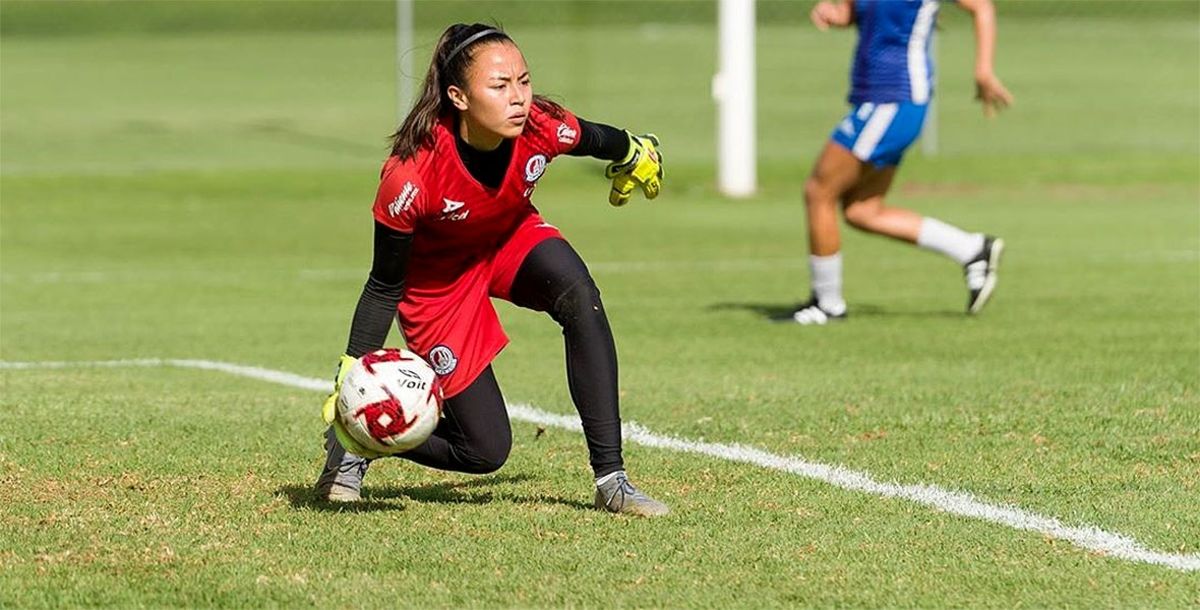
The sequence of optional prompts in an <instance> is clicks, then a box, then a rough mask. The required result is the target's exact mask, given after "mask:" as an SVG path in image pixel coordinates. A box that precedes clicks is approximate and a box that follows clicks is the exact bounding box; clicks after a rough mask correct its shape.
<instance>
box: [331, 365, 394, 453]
mask: <svg viewBox="0 0 1200 610" xmlns="http://www.w3.org/2000/svg"><path fill="white" fill-rule="evenodd" d="M356 362H358V358H353V357H350V356H347V355H345V354H342V357H341V358H340V359H338V370H337V374H336V375H334V377H333V393H332V394H330V395H329V396H327V397H325V403H324V404H322V405H321V419H323V420H325V423H327V424H329V425H330V426H333V433H334V435H335V436H337V439H338V442H339V443H341V444H342V447H344V448H345V449H346V451H349V452H350V453H353V454H354V455H357V456H359V457H365V458H368V459H375V458H381V457H384V456H383V454H381V453H377V452H375V451H372V450H370V449H367V448H366V447H363V446H362V445H360V444H359V443H358V441H356V440H354V437H352V436H350V433H349V432H346V427H345V426H343V425H342V420H341V418H339V417H338V416H337V401H338V394H340V393H341V391H342V381H344V380H345V379H346V374H347V373H349V372H350V369H351V368H353V367H354V364H355V363H356Z"/></svg>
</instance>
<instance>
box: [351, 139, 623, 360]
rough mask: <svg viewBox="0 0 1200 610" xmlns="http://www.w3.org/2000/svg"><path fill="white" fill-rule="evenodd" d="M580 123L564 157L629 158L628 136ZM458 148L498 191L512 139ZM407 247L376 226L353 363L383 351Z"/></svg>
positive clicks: (407, 240)
mask: <svg viewBox="0 0 1200 610" xmlns="http://www.w3.org/2000/svg"><path fill="white" fill-rule="evenodd" d="M578 120H579V142H578V143H577V144H576V145H575V147H574V148H573V149H571V150H570V151H568V152H567V153H566V154H568V155H571V156H574V157H585V156H586V157H595V158H597V159H603V160H607V161H616V160H619V159H622V158H624V157H625V155H627V154H628V153H629V137H628V136H627V135H626V134H625V132H624V131H621V130H620V129H617V128H615V127H611V126H609V125H605V124H603V123H592V122H590V121H585V120H583V119H578ZM456 144H457V149H458V154H459V156H460V157H461V158H462V161H463V165H464V166H465V167H466V168H467V171H468V172H470V173H471V176H473V177H474V178H475V179H476V180H478V181H479V183H480V184H483V185H485V186H488V187H491V188H496V187H499V186H500V182H501V181H502V180H503V179H504V173H505V172H506V171H507V170H508V164H509V161H510V160H511V159H512V141H511V140H505V141H504V142H502V143H501V145H500V146H499V147H498V148H496V149H495V150H491V151H481V150H478V149H475V148H472V147H471V146H470V145H469V144H467V143H466V142H464V141H463V140H462V139H461V138H456ZM411 247H412V234H411V233H401V232H399V231H397V230H395V229H392V228H391V227H388V226H387V225H384V224H382V223H380V222H376V223H375V250H374V259H373V261H372V263H371V274H370V276H369V277H368V278H367V282H366V284H365V285H363V291H362V295H361V296H359V299H358V306H357V307H355V309H354V319H353V321H352V322H351V324H350V339H349V341H348V343H347V346H346V355H348V356H352V357H354V358H357V357H359V356H362V355H363V354H366V353H368V352H372V351H375V350H377V349H379V348H381V347H383V344H384V342H385V341H387V336H388V332H389V330H390V329H391V326H392V320H393V319H394V318H395V316H396V306H397V305H398V304H399V303H400V299H401V297H403V295H404V276H405V271H406V270H407V268H408V254H409V250H410V248H411Z"/></svg>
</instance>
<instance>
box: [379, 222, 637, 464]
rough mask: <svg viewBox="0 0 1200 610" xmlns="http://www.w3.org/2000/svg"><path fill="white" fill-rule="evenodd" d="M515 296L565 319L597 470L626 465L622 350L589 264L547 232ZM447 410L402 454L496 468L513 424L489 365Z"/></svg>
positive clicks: (576, 391)
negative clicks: (619, 368) (619, 385)
mask: <svg viewBox="0 0 1200 610" xmlns="http://www.w3.org/2000/svg"><path fill="white" fill-rule="evenodd" d="M510 298H511V300H512V302H513V303H514V304H515V305H518V306H520V307H524V308H526V309H532V310H535V311H544V312H546V313H548V314H550V317H551V318H553V319H554V321H556V322H558V324H559V325H560V326H562V329H563V339H564V340H565V342H566V352H567V385H568V387H569V388H570V391H571V399H572V400H573V401H574V402H575V408H576V409H577V410H578V411H579V417H580V420H581V421H582V423H583V433H584V436H585V438H586V439H587V446H588V453H589V455H590V458H591V464H592V470H593V472H594V473H595V475H596V476H597V477H601V476H604V475H606V474H609V473H612V472H615V471H617V470H621V469H622V468H623V467H624V464H623V462H622V459H621V417H620V412H619V408H618V401H617V350H616V347H615V345H614V344H613V338H612V330H611V329H610V328H609V326H608V317H607V316H606V315H605V313H604V305H603V304H602V303H601V302H600V291H599V290H598V289H597V288H596V284H595V282H593V281H592V277H591V274H589V273H588V270H587V266H586V265H584V263H583V260H582V259H580V258H579V254H577V253H576V252H575V249H574V248H572V247H571V245H570V244H568V243H567V242H566V241H564V240H562V239H548V240H545V241H543V242H542V243H540V244H538V245H537V246H536V247H535V248H534V249H533V250H532V251H531V252H530V253H529V254H528V255H527V256H526V257H525V260H524V261H523V262H522V263H521V268H520V269H518V270H517V275H516V278H515V279H514V280H513V286H512V290H511V295H510ZM444 414H445V418H444V419H443V420H442V421H441V422H440V423H439V424H438V427H437V429H436V430H435V431H434V433H433V436H431V437H430V438H429V440H428V441H426V442H425V443H424V444H422V445H421V446H419V447H417V448H416V449H413V450H411V451H408V452H406V453H402V454H400V457H403V458H405V459H409V460H412V461H414V462H416V463H418V464H422V465H425V466H430V467H432V468H439V469H442V470H453V471H457V472H468V473H473V474H485V473H489V472H494V471H496V470H497V469H499V468H500V466H502V465H503V464H504V461H505V460H506V459H508V453H509V451H510V450H511V449H512V428H511V427H510V426H509V422H508V412H507V410H506V409H505V407H504V397H503V396H502V395H501V393H500V386H499V385H497V383H496V376H495V375H494V374H493V373H492V367H490V366H489V367H487V368H486V369H484V371H483V372H482V373H480V375H479V377H477V378H476V379H475V381H473V382H472V383H471V385H469V386H467V389H465V390H463V391H462V392H460V393H459V394H456V395H455V396H454V397H453V398H450V399H448V400H446V404H445V409H444Z"/></svg>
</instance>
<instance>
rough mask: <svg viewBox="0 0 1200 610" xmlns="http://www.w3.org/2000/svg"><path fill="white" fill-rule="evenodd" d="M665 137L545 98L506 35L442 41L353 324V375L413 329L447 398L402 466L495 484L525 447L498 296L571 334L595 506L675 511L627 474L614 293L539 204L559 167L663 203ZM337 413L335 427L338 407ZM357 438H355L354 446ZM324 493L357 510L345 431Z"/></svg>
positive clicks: (475, 31) (379, 198)
mask: <svg viewBox="0 0 1200 610" xmlns="http://www.w3.org/2000/svg"><path fill="white" fill-rule="evenodd" d="M656 144H657V140H656V139H655V138H653V137H652V136H645V137H639V136H634V135H631V134H629V133H628V132H625V131H621V130H618V129H615V128H613V127H609V126H607V125H602V124H599V123H591V122H588V121H585V120H583V119H580V118H577V117H575V116H574V115H573V114H571V113H570V112H568V111H567V110H566V109H564V108H562V107H561V106H559V105H558V104H556V103H554V102H552V101H550V100H548V99H545V98H543V97H541V96H537V95H534V94H533V89H532V87H531V85H530V77H529V69H528V68H527V67H526V65H525V58H524V57H523V56H522V54H521V51H520V49H518V48H517V45H516V44H515V43H514V42H513V41H512V39H511V38H509V37H508V35H507V34H505V33H504V32H503V31H502V30H500V29H499V28H495V27H491V26H487V25H482V24H473V25H466V24H455V25H452V26H450V27H449V28H447V29H446V31H445V32H444V33H443V34H442V36H441V39H439V40H438V43H437V47H436V49H435V50H434V53H433V58H432V61H431V62H430V65H429V71H428V73H427V74H426V76H425V85H424V89H423V91H422V92H421V96H420V99H418V100H417V102H416V104H415V106H414V107H413V109H412V111H411V112H410V113H409V114H408V117H407V118H406V119H405V120H404V122H403V124H402V125H400V128H399V129H398V130H396V132H395V134H393V136H392V154H391V156H390V157H389V158H388V159H387V161H386V162H385V163H384V165H383V171H382V178H381V184H380V186H379V191H378V194H377V195H376V197H375V205H374V210H373V213H374V217H375V247H374V260H373V262H372V265H371V272H370V275H369V277H368V279H367V282H366V285H365V286H364V287H363V291H362V296H361V297H360V298H359V301H358V306H357V308H356V309H355V312H354V318H353V321H352V323H351V326H350V340H349V346H348V347H347V348H346V354H345V355H344V356H343V357H342V359H341V366H340V369H339V374H338V381H339V384H340V380H341V378H342V377H343V376H344V374H345V372H346V371H347V370H348V368H349V366H350V365H351V364H353V362H354V359H355V358H356V357H359V356H361V355H363V354H365V353H368V352H371V351H374V350H376V349H379V348H380V347H382V346H383V343H384V341H385V339H386V337H387V334H388V330H389V327H390V325H391V321H392V319H393V318H398V319H399V323H400V328H401V330H402V331H403V333H404V337H405V341H406V343H407V347H408V349H410V350H412V351H414V352H416V353H418V354H420V355H421V356H423V357H424V358H425V359H426V360H427V361H428V362H429V363H430V365H431V366H432V367H433V369H434V371H435V372H436V373H437V374H438V376H439V379H440V380H441V383H442V386H443V388H444V390H445V396H446V402H445V406H444V411H443V413H444V418H443V419H442V420H441V422H440V423H439V425H438V427H437V429H436V430H435V431H434V433H433V436H431V437H430V438H429V440H428V441H427V442H425V443H424V444H422V445H420V446H419V447H417V448H415V449H412V450H410V451H408V452H405V453H402V454H400V455H399V457H402V458H405V459H408V460H411V461H413V462H416V463H418V464H423V465H425V466H429V467H432V468H438V469H442V470H451V471H456V472H466V473H475V474H483V473H489V472H493V471H495V470H497V469H498V468H500V467H501V466H502V465H503V464H504V462H505V460H506V459H507V458H508V454H509V450H510V449H511V447H512V431H511V428H510V426H509V420H508V413H507V412H506V410H505V406H504V398H503V397H502V396H501V394H500V387H499V386H498V385H497V384H496V377H495V375H494V374H493V372H492V367H491V362H492V359H493V358H495V357H496V354H498V353H499V352H500V350H501V349H503V348H504V346H505V345H506V344H507V343H508V338H507V337H506V336H505V334H504V330H503V329H502V328H501V326H500V321H499V319H498V318H497V316H496V311H495V309H494V308H493V307H492V303H491V301H490V299H491V298H493V297H494V298H500V299H505V300H507V301H510V302H512V303H514V304H516V305H518V306H520V307H525V308H528V309H532V310H535V311H543V312H546V313H548V314H549V315H550V317H551V318H553V319H554V321H556V322H558V324H559V325H561V326H562V332H563V337H564V339H565V341H566V368H567V381H568V385H569V387H570V391H571V398H572V400H573V401H574V403H575V407H576V409H577V410H578V411H579V416H580V419H581V420H582V423H583V431H584V435H585V437H586V440H587V446H588V451H589V455H590V461H591V466H592V470H593V473H594V474H595V484H596V494H595V503H596V507H597V508H600V509H604V510H608V511H611V512H619V513H628V514H634V515H641V516H655V515H662V514H666V513H667V512H668V508H667V506H666V505H664V504H663V503H661V502H659V501H657V500H654V499H653V498H651V497H649V496H647V495H646V494H644V493H642V492H641V491H639V490H638V489H637V488H635V487H634V486H633V485H632V484H630V482H629V479H628V478H627V477H626V475H625V471H624V464H623V461H622V457H621V420H620V414H619V410H618V404H617V396H618V393H617V358H616V350H615V347H614V344H613V338H612V331H611V330H610V329H609V325H608V319H607V317H606V316H605V313H604V306H603V305H602V304H601V302H600V292H599V291H598V290H597V289H596V284H595V283H594V282H593V281H592V277H591V275H590V274H589V272H588V269H587V267H586V266H585V265H584V263H583V261H582V260H581V259H580V258H579V255H578V254H577V253H576V252H575V250H574V249H573V248H572V247H571V245H570V244H569V243H567V241H566V240H565V239H564V238H563V236H562V234H561V233H560V232H559V230H558V229H557V228H555V227H554V225H551V224H550V223H548V222H546V221H545V220H544V219H543V218H542V216H541V215H540V214H539V213H538V210H537V209H536V208H534V206H533V204H532V203H531V202H530V196H531V195H532V194H533V191H534V189H535V188H536V187H537V183H538V179H540V178H541V177H542V174H543V172H545V170H546V165H547V164H548V163H549V162H550V160H551V159H553V158H554V157H556V156H558V155H562V154H567V155H572V156H591V157H596V158H599V159H605V160H609V161H611V163H610V164H609V165H608V167H607V171H606V174H607V176H608V177H609V178H611V179H612V181H613V182H612V190H611V192H610V193H609V201H610V202H611V203H612V204H613V205H623V204H624V203H626V202H627V201H628V200H629V198H630V196H631V195H632V192H633V190H634V188H635V187H640V188H641V189H642V190H643V192H644V194H645V196H646V197H647V198H653V197H656V196H657V195H658V191H659V185H660V181H661V177H662V167H661V164H660V158H659V155H658V152H657V151H656V149H655V146H656ZM336 393H337V389H335V391H334V396H331V397H330V399H329V400H328V401H327V403H326V406H325V410H324V411H325V412H324V414H323V415H324V417H325V420H326V422H332V420H333V398H334V397H335V396H336ZM342 436H343V437H346V436H347V435H342ZM325 446H326V451H327V454H328V455H327V458H326V462H325V467H324V470H323V472H322V473H321V476H320V478H319V479H318V481H317V485H316V489H317V493H318V495H319V496H320V497H321V498H324V499H327V500H332V501H355V500H358V499H359V497H360V489H361V487H362V480H363V475H364V474H365V473H366V471H367V466H368V465H369V463H370V461H369V460H368V459H365V458H363V457H360V456H359V455H356V454H355V453H354V450H356V449H357V450H358V451H359V453H366V452H365V451H363V450H362V449H361V448H355V447H348V449H350V451H347V448H344V447H343V446H342V445H341V444H340V443H339V441H338V440H337V435H336V434H335V433H334V430H333V428H332V427H331V428H330V429H329V430H328V431H327V433H326V443H325Z"/></svg>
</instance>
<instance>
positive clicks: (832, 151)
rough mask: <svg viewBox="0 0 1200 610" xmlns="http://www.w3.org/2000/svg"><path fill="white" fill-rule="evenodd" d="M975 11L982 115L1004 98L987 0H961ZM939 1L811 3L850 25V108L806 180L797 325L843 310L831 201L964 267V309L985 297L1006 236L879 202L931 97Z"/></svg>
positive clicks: (867, 224)
mask: <svg viewBox="0 0 1200 610" xmlns="http://www.w3.org/2000/svg"><path fill="white" fill-rule="evenodd" d="M958 4H959V6H961V7H963V8H964V9H966V10H967V11H970V12H971V13H972V14H973V15H974V21H975V41H976V45H975V46H976V49H975V85H976V97H977V98H978V99H979V101H980V102H981V103H982V104H983V111H984V114H986V115H987V116H988V117H991V116H993V115H994V114H995V113H996V111H997V110H999V109H1001V108H1003V107H1005V106H1007V105H1009V104H1011V103H1012V95H1010V94H1009V92H1008V90H1007V89H1005V88H1004V85H1003V84H1002V83H1001V82H1000V79H998V78H996V75H995V73H994V72H993V71H992V58H993V51H994V49H995V41H996V17H995V9H994V8H993V6H992V2H991V0H959V2H958ZM939 5H940V2H939V1H938V0H853V1H847V0H839V1H834V2H831V1H823V2H820V3H818V4H817V5H816V6H815V7H814V8H813V10H812V13H811V15H810V16H811V18H812V22H813V24H815V25H816V26H817V28H818V29H820V30H822V31H824V30H827V29H828V28H829V27H830V26H834V27H848V26H850V25H851V24H854V25H856V26H857V27H858V35H859V37H858V46H857V48H856V49H855V52H854V66H853V70H852V74H851V89H850V97H849V102H850V104H851V106H852V108H851V110H850V113H849V114H847V115H846V117H845V118H844V119H842V122H841V123H839V124H838V126H837V128H836V129H835V130H834V132H833V135H832V137H831V139H830V141H829V142H827V143H826V144H825V148H824V150H822V151H821V156H820V157H819V158H818V159H817V161H816V164H815V165H814V167H813V170H812V175H811V176H809V178H808V181H807V182H806V183H805V186H804V202H805V206H806V208H807V213H808V242H809V253H810V257H809V266H810V270H811V273H812V298H811V299H810V300H809V301H808V302H807V303H805V304H802V305H800V306H799V308H797V310H796V311H795V312H793V313H792V315H791V319H792V320H794V321H796V322H798V323H800V324H825V323H827V322H828V321H830V320H837V319H842V318H845V317H846V301H845V299H843V297H842V255H841V251H840V250H841V239H840V236H839V235H838V224H837V208H838V205H839V204H841V207H842V212H843V213H844V214H845V215H846V222H848V223H850V225H851V226H853V227H855V228H858V229H861V230H863V231H868V232H871V233H877V234H879V235H886V236H888V237H892V238H895V239H899V240H903V241H906V242H909V243H914V244H916V245H918V246H921V247H922V248H926V249H929V250H933V251H934V252H940V253H942V254H944V255H946V256H948V257H950V258H952V259H954V260H955V261H957V262H958V263H959V264H960V265H962V266H963V270H964V273H965V275H966V282H967V290H968V299H967V312H968V313H977V312H979V311H980V310H981V309H983V306H984V305H985V304H987V302H988V299H989V298H990V297H991V295H992V290H993V289H994V288H995V285H996V267H997V264H998V263H999V260H1000V254H1001V252H1002V251H1003V249H1004V242H1003V241H1002V240H1000V239H996V238H993V237H989V236H986V235H982V234H979V233H968V232H966V231H963V230H962V229H959V228H957V227H954V226H951V225H948V224H946V223H944V222H942V221H940V220H937V219H936V218H929V217H922V216H921V215H919V214H917V213H916V212H913V211H911V210H906V209H903V208H897V207H891V206H887V205H885V203H884V197H885V196H886V195H887V192H888V189H889V188H890V187H891V185H892V179H893V178H894V177H895V175H896V169H897V167H898V166H899V165H900V160H901V158H902V157H903V156H904V151H905V150H906V149H907V148H908V147H909V145H911V144H912V143H913V141H914V140H916V139H917V136H918V135H919V134H920V133H921V126H922V125H923V124H924V122H925V112H926V109H927V108H928V104H929V100H930V98H931V97H932V95H933V86H932V83H933V64H932V61H931V59H930V57H929V38H930V34H931V33H932V32H933V28H934V24H935V22H936V19H937V12H938V8H939Z"/></svg>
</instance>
